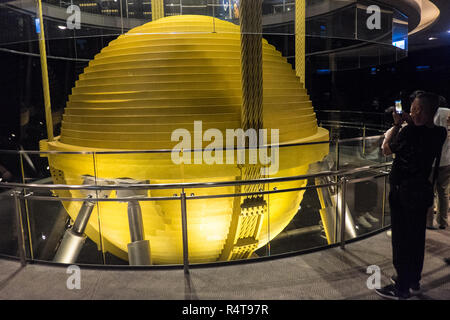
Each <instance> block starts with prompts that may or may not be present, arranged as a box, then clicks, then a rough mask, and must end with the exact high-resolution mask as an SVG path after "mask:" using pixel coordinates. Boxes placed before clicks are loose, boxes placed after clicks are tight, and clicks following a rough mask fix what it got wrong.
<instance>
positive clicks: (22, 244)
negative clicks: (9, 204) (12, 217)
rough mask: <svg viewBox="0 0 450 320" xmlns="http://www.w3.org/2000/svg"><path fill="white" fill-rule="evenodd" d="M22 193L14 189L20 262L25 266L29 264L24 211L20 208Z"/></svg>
mask: <svg viewBox="0 0 450 320" xmlns="http://www.w3.org/2000/svg"><path fill="white" fill-rule="evenodd" d="M19 194H20V191H18V190H14V191H13V194H12V195H13V197H14V206H15V211H16V223H17V244H18V248H17V249H18V251H19V257H20V264H21V265H22V266H25V265H26V264H27V260H26V251H25V236H24V234H23V223H22V212H21V208H20V200H19V197H18V195H19Z"/></svg>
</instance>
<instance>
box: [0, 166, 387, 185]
mask: <svg viewBox="0 0 450 320" xmlns="http://www.w3.org/2000/svg"><path fill="white" fill-rule="evenodd" d="M391 165H392V162H386V163H382V164H377V165H369V166H363V167H359V168H354V169H344V170H336V171H322V172H319V173H313V174H305V175H298V176H290V177H276V178H261V179H253V180H237V181H235V180H233V181H219V182H185V183H166V184H116V185H92V184H90V185H62V184H25V183H10V182H0V187H1V188H26V189H32V190H36V189H44V190H127V189H128V190H129V189H133V190H136V189H149V190H161V189H179V188H184V189H197V188H212V187H228V186H242V185H249V184H268V183H279V182H288V181H297V180H306V179H309V178H320V177H327V176H333V177H335V176H338V177H339V176H345V175H351V174H355V173H359V172H365V171H371V170H374V169H379V168H384V167H388V166H391Z"/></svg>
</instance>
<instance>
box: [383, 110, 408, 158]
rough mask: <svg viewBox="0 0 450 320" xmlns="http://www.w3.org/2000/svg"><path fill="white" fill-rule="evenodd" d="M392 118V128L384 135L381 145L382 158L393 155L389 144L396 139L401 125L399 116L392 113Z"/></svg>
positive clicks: (401, 118)
mask: <svg viewBox="0 0 450 320" xmlns="http://www.w3.org/2000/svg"><path fill="white" fill-rule="evenodd" d="M392 116H393V118H394V126H393V127H392V128H391V129H389V130H388V131H387V132H386V133H385V138H384V141H383V145H382V146H381V149H383V155H384V156H390V155H391V154H393V153H394V152H393V151H392V148H391V143H392V142H393V141H395V140H396V139H397V135H398V133H399V132H400V129H401V127H402V123H403V117H402V116H401V115H399V114H397V113H395V112H394V113H393V114H392Z"/></svg>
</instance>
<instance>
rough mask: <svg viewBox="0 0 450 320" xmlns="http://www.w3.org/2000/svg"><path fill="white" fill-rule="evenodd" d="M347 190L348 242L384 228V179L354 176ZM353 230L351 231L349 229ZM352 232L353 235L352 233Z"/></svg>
mask: <svg viewBox="0 0 450 320" xmlns="http://www.w3.org/2000/svg"><path fill="white" fill-rule="evenodd" d="M353 178H354V179H358V180H355V181H352V180H350V181H348V182H347V188H346V194H345V198H346V206H347V209H346V210H347V213H346V214H347V215H346V218H347V220H349V221H346V227H347V234H346V240H349V239H351V238H354V237H357V236H361V235H364V234H366V233H369V232H372V231H376V230H378V229H380V228H382V227H383V225H382V223H383V219H384V218H383V208H384V201H385V200H384V192H385V185H384V177H383V176H379V177H377V176H374V175H373V173H361V174H357V175H354V176H353V177H352V179H353ZM349 228H351V229H349ZM350 230H351V233H350Z"/></svg>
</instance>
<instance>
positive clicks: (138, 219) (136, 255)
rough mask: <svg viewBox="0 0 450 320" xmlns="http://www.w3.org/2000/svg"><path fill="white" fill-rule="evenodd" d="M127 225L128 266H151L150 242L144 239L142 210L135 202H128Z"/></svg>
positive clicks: (137, 202)
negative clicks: (128, 241)
mask: <svg viewBox="0 0 450 320" xmlns="http://www.w3.org/2000/svg"><path fill="white" fill-rule="evenodd" d="M128 225H129V229H130V239H131V242H130V243H129V244H128V246H127V247H128V259H129V263H130V265H133V266H146V265H151V264H152V259H151V253H150V241H148V240H145V239H144V236H145V234H144V224H143V221H142V210H141V206H140V204H139V201H137V200H131V201H129V202H128Z"/></svg>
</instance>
